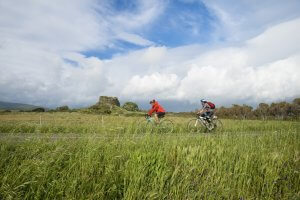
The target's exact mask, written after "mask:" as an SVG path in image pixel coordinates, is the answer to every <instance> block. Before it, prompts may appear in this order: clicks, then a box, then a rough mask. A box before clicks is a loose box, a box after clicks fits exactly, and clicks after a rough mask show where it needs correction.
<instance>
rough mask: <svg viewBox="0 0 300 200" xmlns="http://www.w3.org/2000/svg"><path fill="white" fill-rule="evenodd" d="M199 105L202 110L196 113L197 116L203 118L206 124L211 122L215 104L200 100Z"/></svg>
mask: <svg viewBox="0 0 300 200" xmlns="http://www.w3.org/2000/svg"><path fill="white" fill-rule="evenodd" d="M200 102H201V105H202V109H201V110H200V111H198V112H197V114H198V115H199V116H201V117H204V119H206V120H207V121H208V122H211V117H212V116H213V114H214V111H215V108H216V106H215V104H213V103H212V102H209V101H206V100H205V99H201V101H200Z"/></svg>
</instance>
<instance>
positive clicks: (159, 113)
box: [148, 99, 166, 123]
mask: <svg viewBox="0 0 300 200" xmlns="http://www.w3.org/2000/svg"><path fill="white" fill-rule="evenodd" d="M150 104H151V105H152V108H151V109H150V110H149V112H148V115H149V116H151V115H152V113H153V112H155V115H154V118H155V121H156V123H159V119H158V118H163V117H164V116H165V114H166V111H165V109H164V108H163V107H162V106H161V105H160V104H159V103H158V102H157V101H155V100H154V99H153V100H152V101H150Z"/></svg>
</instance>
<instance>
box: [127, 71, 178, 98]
mask: <svg viewBox="0 0 300 200" xmlns="http://www.w3.org/2000/svg"><path fill="white" fill-rule="evenodd" d="M178 83H179V80H178V78H177V75H176V74H160V73H154V74H151V75H145V76H142V77H141V76H139V75H136V76H133V77H132V78H131V79H130V80H129V82H128V84H127V85H126V87H125V88H124V90H123V91H122V93H123V95H125V96H134V99H145V98H146V99H151V98H157V97H158V98H170V96H168V94H169V95H170V94H172V93H173V92H174V91H173V90H174V89H176V87H177V85H178Z"/></svg>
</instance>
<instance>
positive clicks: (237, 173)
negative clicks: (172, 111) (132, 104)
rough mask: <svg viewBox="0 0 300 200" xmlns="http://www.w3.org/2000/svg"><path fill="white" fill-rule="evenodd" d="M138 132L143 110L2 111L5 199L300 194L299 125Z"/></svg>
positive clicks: (0, 170)
mask: <svg viewBox="0 0 300 200" xmlns="http://www.w3.org/2000/svg"><path fill="white" fill-rule="evenodd" d="M167 118H169V119H171V120H172V121H173V122H174V124H175V129H174V131H173V132H172V133H160V134H157V133H152V134H150V133H139V132H137V131H136V129H137V122H138V121H139V120H141V119H142V118H141V117H122V116H100V115H91V114H79V113H42V114H34V113H11V114H3V115H0V149H1V150H0V199H299V198H300V123H299V122H295V121H255V120H252V121H251V120H222V122H223V124H224V130H223V131H222V132H219V131H216V132H214V133H196V134H195V133H193V134H192V133H188V132H187V130H186V123H187V121H188V120H189V119H190V118H183V117H172V116H167Z"/></svg>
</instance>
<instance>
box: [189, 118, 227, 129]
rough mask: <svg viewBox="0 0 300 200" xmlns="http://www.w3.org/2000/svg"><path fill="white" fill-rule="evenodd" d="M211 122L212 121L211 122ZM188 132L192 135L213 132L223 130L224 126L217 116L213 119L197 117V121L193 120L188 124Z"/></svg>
mask: <svg viewBox="0 0 300 200" xmlns="http://www.w3.org/2000/svg"><path fill="white" fill-rule="evenodd" d="M209 120H211V121H209ZM187 130H188V132H190V133H195V132H200V131H201V130H202V131H203V132H211V131H215V130H219V131H221V130H223V124H222V122H221V121H220V120H219V119H218V117H217V116H215V115H214V116H212V117H211V118H206V117H202V116H200V115H197V117H196V118H195V119H191V120H190V121H189V122H188V124H187Z"/></svg>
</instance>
